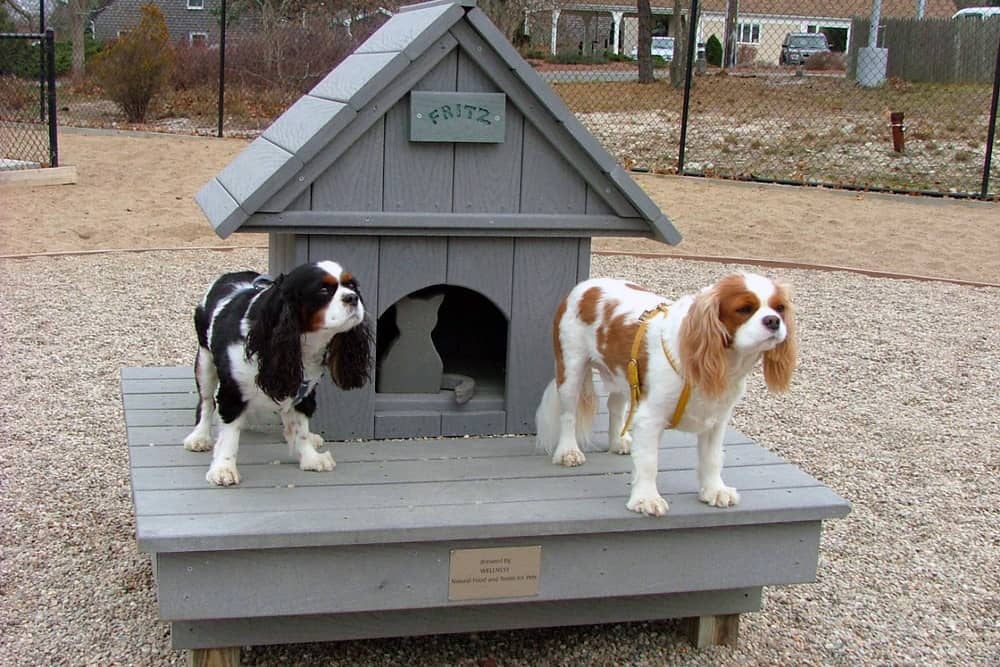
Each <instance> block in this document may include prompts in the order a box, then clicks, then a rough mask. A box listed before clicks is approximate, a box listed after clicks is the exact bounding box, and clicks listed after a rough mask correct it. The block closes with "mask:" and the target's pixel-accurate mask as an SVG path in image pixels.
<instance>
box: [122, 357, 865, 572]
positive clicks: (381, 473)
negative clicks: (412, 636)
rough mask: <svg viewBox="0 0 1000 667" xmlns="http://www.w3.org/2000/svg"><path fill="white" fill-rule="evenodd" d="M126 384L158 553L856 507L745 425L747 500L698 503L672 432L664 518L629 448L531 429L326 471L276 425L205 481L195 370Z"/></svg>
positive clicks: (756, 520)
mask: <svg viewBox="0 0 1000 667" xmlns="http://www.w3.org/2000/svg"><path fill="white" fill-rule="evenodd" d="M122 390H123V403H124V405H125V414H126V423H127V424H128V428H127V434H128V443H129V454H130V457H129V458H130V462H131V472H132V484H133V494H134V499H135V508H136V521H137V538H138V542H139V546H140V548H141V549H143V550H145V551H150V552H156V553H164V552H185V551H197V550H203V549H218V550H228V549H248V548H271V547H306V546H321V545H322V546H329V545H338V544H340V545H346V544H364V543H399V542H408V541H411V542H412V541H417V542H419V541H426V540H440V539H446V540H473V539H484V538H487V539H488V538H499V537H514V536H524V537H531V536H533V535H558V534H594V533H600V532H606V531H649V530H677V529H684V528H693V527H713V526H741V525H751V524H760V523H779V522H795V521H816V520H821V519H827V518H834V517H839V516H843V515H845V514H846V513H847V511H848V506H847V503H846V502H845V501H844V500H843V499H842V498H840V497H839V496H838V495H837V494H835V493H834V492H833V491H831V490H830V489H828V488H826V487H825V486H823V485H822V484H821V483H820V482H818V481H817V480H815V479H813V478H812V477H810V476H809V475H808V474H806V473H805V472H803V471H801V470H799V469H798V468H796V467H795V466H792V465H791V464H789V463H787V462H786V461H784V460H782V459H781V458H780V457H778V456H777V455H775V454H774V453H773V452H770V451H768V450H766V449H764V448H763V447H760V446H759V445H756V444H754V443H752V442H750V441H749V440H748V439H747V438H746V437H745V436H743V435H741V434H739V433H737V432H735V431H730V432H729V433H728V434H727V437H726V442H727V445H726V447H727V457H726V470H725V475H726V477H727V480H728V481H729V482H730V483H732V484H733V485H734V486H736V487H737V488H739V489H740V493H741V497H742V500H741V503H740V505H739V506H738V507H736V508H730V509H717V508H711V507H708V506H706V505H704V504H703V503H701V502H699V501H698V500H697V496H696V488H695V475H694V465H695V461H696V449H695V446H694V438H693V437H692V436H690V435H688V434H681V433H674V432H665V434H664V437H663V440H662V441H661V449H662V451H661V453H660V470H661V472H660V476H659V484H660V490H661V492H662V493H663V494H664V497H665V498H666V499H667V500H668V502H669V503H670V505H671V510H670V513H669V514H668V516H666V517H663V518H660V519H651V518H647V517H642V516H639V515H636V514H634V513H632V512H628V511H627V510H626V509H625V506H624V505H625V501H626V499H627V497H628V480H629V471H630V470H631V462H630V460H629V458H628V457H623V456H617V455H614V454H609V453H606V452H595V453H591V454H588V461H587V463H586V464H585V465H583V466H581V467H578V468H563V467H561V466H555V465H552V463H551V462H550V461H549V460H548V457H547V456H545V455H540V454H537V453H536V452H535V450H534V445H533V442H532V439H531V438H529V437H498V438H441V439H428V440H416V441H403V442H400V441H395V442H393V441H363V442H347V443H327V446H328V447H329V448H330V449H331V451H332V452H333V454H334V458H335V459H336V460H337V462H338V465H337V468H336V469H335V470H334V471H332V472H329V473H314V472H303V471H300V470H299V469H298V467H297V465H296V464H295V462H294V459H293V458H292V457H291V456H290V455H289V452H288V449H287V446H286V445H285V444H284V442H283V441H282V440H281V437H280V435H279V434H277V433H276V432H267V431H266V430H265V432H254V431H246V432H244V434H243V437H242V440H241V448H240V457H239V467H240V472H241V475H242V477H243V482H242V484H241V485H240V486H238V487H234V488H226V489H220V488H214V487H211V486H209V485H208V483H207V482H205V479H204V475H205V471H206V470H207V467H208V464H209V462H210V460H211V458H210V457H211V455H210V454H209V453H196V452H188V451H186V450H184V449H183V447H182V446H181V444H180V443H181V440H182V439H183V438H184V436H185V435H186V434H187V433H188V431H189V430H190V428H191V426H192V425H193V420H194V411H193V407H194V403H195V400H196V395H195V393H194V392H195V388H194V382H193V379H192V377H191V371H190V369H189V368H163V369H150V368H146V369H125V370H123V372H122ZM603 423H605V424H606V418H605V420H604V422H603ZM605 429H606V426H605ZM597 437H598V438H599V439H600V438H601V436H600V435H598V436H597Z"/></svg>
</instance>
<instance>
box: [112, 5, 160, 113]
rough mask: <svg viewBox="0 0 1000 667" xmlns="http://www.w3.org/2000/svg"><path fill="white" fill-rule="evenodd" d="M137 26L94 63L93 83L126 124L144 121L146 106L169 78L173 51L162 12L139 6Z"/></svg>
mask: <svg viewBox="0 0 1000 667" xmlns="http://www.w3.org/2000/svg"><path fill="white" fill-rule="evenodd" d="M141 12H142V13H141V18H140V19H139V25H138V26H136V27H135V28H134V29H132V30H130V31H129V32H127V33H125V34H124V35H122V37H121V38H120V39H118V40H117V41H115V42H113V43H112V44H111V45H110V46H109V47H108V48H107V49H105V50H104V51H103V52H102V53H101V54H100V55H99V56H98V57H97V59H96V61H95V63H94V74H95V76H96V78H97V82H98V83H99V84H100V86H101V87H102V88H103V89H104V92H105V93H107V95H108V97H110V98H111V99H112V100H114V102H115V104H117V105H118V107H119V108H120V109H121V110H122V113H124V114H125V118H126V119H127V120H128V121H129V122H130V123H142V122H143V121H145V120H146V113H147V112H148V111H149V106H150V103H151V102H152V101H153V98H154V97H155V96H156V94H157V93H159V92H160V89H161V88H162V87H163V85H164V84H165V83H166V82H167V81H168V79H169V78H170V72H171V70H172V68H173V60H174V54H173V48H172V47H171V45H170V32H169V31H168V30H167V22H166V20H165V19H164V18H163V12H161V11H160V9H159V8H158V7H157V6H156V5H152V4H149V5H143V6H142V9H141Z"/></svg>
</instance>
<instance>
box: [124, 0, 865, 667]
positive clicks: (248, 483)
mask: <svg viewBox="0 0 1000 667" xmlns="http://www.w3.org/2000/svg"><path fill="white" fill-rule="evenodd" d="M438 125H443V126H444V127H439V126H438ZM198 202H199V203H200V204H201V206H202V208H203V209H204V210H205V212H206V213H207V215H208V217H209V219H210V220H211V222H212V224H213V225H214V226H215V228H216V230H217V231H218V232H219V234H220V235H222V236H226V235H228V234H230V233H232V232H234V231H236V230H242V231H261V232H267V233H268V234H269V240H270V244H269V247H270V270H271V271H272V272H278V271H282V270H284V269H287V268H290V267H292V266H294V265H296V264H298V263H300V262H303V261H307V260H317V259H335V260H337V261H340V262H342V263H343V264H344V265H345V267H347V269H348V270H349V271H351V272H353V273H354V274H356V275H357V276H358V278H359V280H360V282H361V284H362V289H363V293H364V295H365V299H366V302H367V304H368V306H369V309H370V310H371V312H372V313H374V314H375V318H374V319H375V320H376V321H377V323H378V336H379V339H380V340H379V343H378V353H379V354H378V355H377V357H378V358H379V361H378V363H379V365H380V368H379V373H378V376H379V381H378V382H377V383H376V385H375V386H373V387H369V388H367V389H366V390H363V391H355V392H345V393H336V392H335V391H334V390H333V388H332V386H331V385H327V386H324V387H322V388H321V389H320V393H319V396H320V399H321V401H322V408H321V413H320V414H319V415H318V417H317V418H316V419H315V420H314V425H317V426H319V427H320V428H321V429H322V430H323V432H324V434H325V435H326V437H327V439H328V440H340V439H361V441H360V442H336V443H328V445H327V446H329V447H330V448H331V449H332V451H333V454H334V457H335V458H336V460H337V462H338V466H337V468H336V469H335V470H334V471H332V472H330V473H307V472H303V471H300V470H299V469H298V467H297V466H296V465H295V464H294V461H293V460H292V459H291V458H290V456H289V453H288V450H287V447H286V446H285V445H284V443H283V440H282V437H281V434H280V433H278V432H269V431H266V430H265V431H264V432H245V433H244V435H243V437H242V443H241V448H240V455H239V460H240V471H241V474H242V482H241V484H240V485H239V486H238V487H232V488H225V489H221V488H213V487H209V486H208V485H207V484H206V483H205V481H204V474H205V469H206V466H207V465H208V462H209V461H208V456H207V455H206V454H203V453H195V452H189V451H186V450H185V449H184V448H183V447H182V445H181V442H182V440H183V438H184V436H185V435H186V434H187V433H188V431H189V430H190V429H191V427H192V425H193V419H194V408H195V404H196V402H197V394H196V391H195V386H194V380H193V377H192V370H191V369H190V368H130V369H124V370H123V372H122V395H123V405H124V408H125V422H126V427H127V434H128V445H129V461H130V467H131V478H132V489H133V496H134V503H135V511H136V532H137V541H138V545H139V548H140V549H142V550H143V551H145V552H148V553H150V554H151V556H152V558H153V563H154V573H155V578H156V586H157V599H158V606H159V613H160V617H161V618H163V619H164V620H166V621H168V622H170V624H171V641H172V644H173V646H174V647H175V648H178V649H191V650H192V653H191V656H192V658H193V660H194V662H195V663H200V662H201V661H207V660H209V659H215V658H222V659H223V660H227V661H229V662H231V663H232V662H238V660H239V649H238V648H226V647H238V646H241V645H247V644H269V643H289V642H306V641H324V640H337V639H352V638H363V637H379V636H398V635H417V634H430V633H444V632H464V631H474V630H489V629H507V628H525V627H538V626H549V625H564V624H581V623H599V622H613V621H628V620H641V619H663V618H677V617H680V618H688V619H691V621H690V627H691V629H692V632H693V638H694V639H695V641H696V643H698V645H704V644H707V643H719V642H733V641H735V636H736V625H737V623H736V620H737V619H738V617H739V614H741V613H743V612H747V611H753V610H756V609H759V608H760V605H761V591H762V587H763V586H768V585H774V584H792V583H802V582H808V581H813V580H814V579H815V577H816V566H817V560H818V552H819V537H820V530H821V522H822V521H823V520H824V519H828V518H833V517H839V516H843V515H844V514H846V513H847V511H848V506H847V504H846V502H844V500H843V499H842V498H840V497H839V496H838V495H837V494H836V493H834V492H833V491H831V490H830V489H828V488H827V487H825V486H824V485H822V484H821V483H819V482H817V481H816V480H815V479H813V478H812V477H810V476H809V475H807V474H806V473H804V472H802V471H801V470H799V469H798V468H796V467H795V466H793V465H791V464H789V463H787V462H786V461H783V460H782V459H780V458H779V457H777V456H775V455H774V454H773V453H771V452H769V451H767V450H766V449H764V448H762V447H760V446H758V445H756V444H754V443H752V442H750V441H749V440H747V439H746V438H745V437H744V436H742V435H740V434H738V433H735V432H731V433H729V434H728V435H727V439H726V443H727V449H728V453H727V459H726V474H727V480H728V481H729V482H730V483H732V484H734V485H735V486H736V487H737V488H739V489H740V493H741V498H742V500H741V504H740V505H739V506H738V507H737V508H733V509H728V510H720V509H716V508H711V507H707V506H706V505H704V504H703V503H701V502H699V501H698V500H697V488H696V487H695V474H694V471H693V467H694V463H695V460H696V456H697V453H696V446H695V442H694V438H693V437H690V436H687V435H684V434H678V433H673V432H667V433H666V434H665V435H664V437H663V440H662V442H661V452H660V464H661V471H660V480H659V481H660V488H661V491H662V492H663V493H664V495H665V496H666V498H667V499H668V501H669V502H670V506H671V510H670V514H669V515H668V516H666V517H663V518H661V519H650V518H646V517H641V516H638V515H636V514H634V513H631V512H629V511H627V510H626V509H625V501H626V499H627V497H628V480H629V470H630V467H631V465H630V462H629V460H628V458H627V457H620V456H615V455H612V454H604V455H593V456H591V457H590V459H589V460H588V462H587V464H586V465H584V466H581V467H577V468H563V467H561V466H554V465H552V464H551V462H550V461H549V460H548V457H546V456H540V455H537V454H535V452H534V445H533V442H532V439H531V437H530V435H521V436H513V435H509V434H519V433H520V434H525V433H529V434H530V433H531V432H532V431H533V430H534V424H533V411H534V408H535V405H536V404H537V401H538V398H539V396H540V394H541V392H542V390H543V388H544V386H545V384H546V383H547V382H548V381H549V379H550V378H551V375H552V372H553V371H552V357H551V354H552V353H551V350H550V346H551V343H550V332H551V321H552V317H553V313H554V311H555V308H556V305H557V303H558V300H559V299H560V298H561V297H562V296H563V294H564V293H565V292H566V291H567V290H568V289H569V288H570V286H572V285H573V284H574V283H576V282H577V281H578V280H580V279H582V278H584V277H586V276H587V275H588V273H589V259H588V258H589V248H590V238H591V237H592V236H594V235H598V234H613V235H618V236H621V235H626V234H639V235H646V236H652V237H654V238H658V239H661V240H665V241H668V242H676V241H677V240H679V236H678V235H677V233H676V231H675V230H674V229H673V227H672V226H671V225H670V223H669V222H668V221H667V219H666V218H665V217H664V216H663V214H662V213H661V212H660V211H659V210H658V209H657V208H656V206H654V205H653V204H652V203H651V202H650V200H649V199H648V198H647V197H646V196H645V195H644V194H643V193H642V191H641V190H640V189H639V188H638V187H637V186H636V185H635V184H634V183H633V182H632V181H631V180H630V179H629V178H628V176H627V175H626V174H625V173H624V172H622V170H621V169H620V168H619V167H618V166H617V165H616V164H615V162H614V160H612V159H611V158H610V156H609V155H608V154H607V153H606V152H605V151H604V150H603V149H602V148H601V147H600V146H599V145H598V144H597V143H596V141H595V140H594V139H593V138H592V137H591V136H590V135H589V134H588V133H587V132H586V131H585V130H584V129H583V127H582V126H581V125H580V123H579V122H578V121H577V120H576V119H575V118H574V117H573V116H572V114H571V113H570V112H569V111H568V110H567V109H566V107H565V105H564V104H563V103H562V102H561V101H560V100H559V98H558V97H556V96H555V95H554V94H553V93H552V91H551V90H549V88H548V87H547V86H546V85H545V84H544V83H543V82H542V81H541V80H540V79H539V77H538V76H537V75H536V74H535V72H534V71H533V70H532V69H531V68H530V67H529V66H528V65H527V63H525V62H524V61H523V60H522V59H521V58H520V57H519V56H518V54H517V53H516V51H514V49H513V48H512V47H511V46H510V45H509V44H508V43H507V42H506V41H505V40H504V38H503V36H502V35H501V34H500V33H499V32H498V31H497V29H496V28H495V27H494V26H493V25H492V24H491V23H490V21H489V20H488V19H487V18H486V16H485V15H484V14H483V13H482V12H481V11H480V10H479V9H478V8H476V7H475V6H474V5H473V3H472V2H469V1H467V0H466V1H460V2H448V3H427V4H423V5H416V6H412V7H407V8H404V9H403V10H401V11H400V13H398V14H397V15H396V16H394V17H393V18H392V19H390V20H389V21H388V22H387V23H386V24H385V25H384V26H383V27H382V28H381V29H380V30H379V31H378V32H376V33H375V34H374V35H373V36H372V37H371V38H370V39H369V40H368V41H366V42H365V43H364V44H363V45H362V46H361V47H360V48H359V49H358V51H357V52H356V53H355V54H353V55H351V56H350V57H348V58H347V59H346V60H345V61H344V62H343V64H341V65H340V66H338V67H337V69H336V70H334V71H333V72H332V73H331V74H330V75H329V76H328V77H327V78H326V79H324V80H323V81H322V82H321V83H320V84H319V85H317V86H316V88H315V89H314V90H313V91H312V92H311V93H310V94H308V95H306V96H305V97H303V98H302V99H301V100H299V101H298V102H296V103H295V104H294V105H293V106H292V107H291V108H290V109H289V111H288V112H287V113H286V114H285V115H283V116H282V117H281V118H280V119H278V120H277V121H276V122H275V124H274V125H272V126H271V127H270V128H269V129H268V130H267V131H266V132H265V133H264V134H263V136H262V137H261V138H259V139H258V140H256V141H255V142H253V143H252V144H251V145H250V146H249V147H248V148H247V149H246V151H245V152H244V153H242V154H241V155H240V156H239V157H237V158H236V159H235V160H234V162H233V163H232V164H231V165H229V166H228V167H227V168H226V169H225V170H223V171H222V172H221V173H220V174H219V176H218V178H216V179H215V180H213V181H212V182H211V183H209V184H208V185H207V186H206V187H205V188H204V189H203V190H202V191H201V192H200V193H199V194H198ZM235 268H241V267H234V269H235ZM430 330H433V334H431V333H428V332H429V331H430ZM408 337H409V338H410V339H409V340H408ZM400 355H401V356H402V357H403V359H404V361H403V362H402V363H404V364H406V363H407V361H406V359H407V358H409V366H407V367H404V368H402V369H400V368H399V367H394V366H393V364H395V363H397V362H395V361H393V359H394V357H398V356H400ZM428 359H429V361H428ZM387 364H388V369H387V368H386V366H387ZM411 366H412V367H416V366H420V368H419V369H416V370H414V369H413V368H411ZM453 380H455V381H457V383H453V382H452V381H453ZM470 380H471V382H472V387H471V389H470V387H469V386H463V385H462V383H463V382H466V383H467V382H468V381H470ZM421 383H423V384H421ZM427 383H429V384H427ZM439 385H444V386H445V387H446V388H445V389H441V387H440V386H439ZM380 386H381V389H380ZM452 386H454V389H451V388H450V387H452ZM463 391H464V392H466V393H465V394H463V395H461V396H460V394H461V393H462V392H463ZM470 392H471V396H469V395H468V394H469V393H470ZM600 419H601V420H603V424H604V426H603V428H604V429H606V428H607V417H606V415H603V416H602V417H601V418H600ZM496 433H503V434H508V436H509V437H502V438H488V437H475V434H496ZM424 435H433V436H438V435H444V436H463V437H439V438H430V439H414V440H404V441H393V440H388V441H387V440H383V439H382V438H386V437H396V436H424ZM597 437H598V438H601V437H605V438H606V436H601V435H600V434H598V436H597ZM216 653H218V654H219V655H215V654H216Z"/></svg>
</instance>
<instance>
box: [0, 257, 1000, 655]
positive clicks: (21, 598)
mask: <svg viewBox="0 0 1000 667" xmlns="http://www.w3.org/2000/svg"><path fill="white" fill-rule="evenodd" d="M264 264H265V255H264V253H263V252H262V251H259V250H234V251H229V252H206V251H197V252H154V253H141V254H116V255H97V256H83V257H64V258H38V259H30V260H5V261H2V262H0V355H2V357H3V358H4V359H6V360H7V363H5V364H3V365H2V370H0V425H2V426H0V428H2V431H0V434H2V435H0V451H2V455H0V487H2V496H0V529H2V537H0V544H2V560H0V623H2V625H0V664H3V665H41V664H46V665H47V664H72V665H78V664H100V665H108V664H126V665H135V664H156V665H167V664H182V662H183V659H184V656H183V654H182V653H180V652H173V651H171V650H170V648H169V632H168V628H167V626H166V625H165V624H163V623H160V622H159V621H158V620H157V618H156V607H155V591H154V589H153V582H152V573H151V568H150V561H149V558H148V557H147V556H146V555H144V554H140V553H138V552H137V550H136V547H135V542H134V537H133V530H134V526H133V522H132V503H131V495H130V489H129V481H128V463H127V452H126V445H125V436H124V429H123V424H122V411H121V404H120V399H119V388H118V372H119V368H121V367H122V366H134V365H175V364H187V363H190V361H191V358H192V356H193V353H194V345H195V343H194V337H193V333H192V331H191V326H190V324H189V319H190V311H191V308H192V306H193V304H194V303H195V302H196V301H197V299H198V298H199V297H200V295H201V292H202V290H203V288H204V286H205V284H207V282H208V281H209V280H211V278H212V277H214V276H215V275H216V274H217V273H219V272H221V271H225V270H232V269H236V268H243V267H258V268H260V267H263V265H264ZM729 268H732V267H722V266H719V265H717V264H705V263H698V262H690V261H683V260H639V259H634V258H621V257H616V258H608V257H596V258H595V259H594V266H593V271H592V273H593V274H594V275H617V276H623V277H630V278H632V279H636V280H639V281H641V282H643V283H645V284H647V285H648V286H650V287H654V288H656V289H658V290H660V291H662V292H664V293H675V294H676V293H679V292H685V291H689V290H692V289H695V288H697V287H700V286H702V285H703V284H706V283H708V282H710V281H712V280H713V279H714V278H715V277H716V276H718V275H719V274H720V273H722V272H724V271H726V270H728V269H729ZM769 273H771V274H772V275H776V276H778V277H781V278H783V279H785V280H787V281H789V282H791V283H792V285H793V286H794V289H795V294H796V302H797V305H798V309H799V311H798V312H799V320H798V321H799V328H800V332H801V333H800V345H801V369H800V373H799V375H798V377H797V380H796V382H795V384H794V387H793V390H792V391H791V393H790V394H788V395H786V396H783V397H772V396H770V395H768V394H766V393H765V391H764V389H763V383H762V382H760V381H755V382H754V383H753V384H752V386H751V389H750V392H749V396H748V397H747V398H746V399H745V401H744V402H743V404H742V405H741V407H740V408H739V409H738V411H737V415H736V417H735V426H736V427H737V428H738V429H740V430H742V431H743V432H745V433H746V434H748V435H750V436H751V437H753V438H755V439H757V440H758V441H760V442H761V443H762V444H764V445H765V446H767V447H770V448H772V449H774V450H775V451H776V452H778V453H779V454H780V455H782V456H784V457H785V458H787V459H789V460H791V461H793V462H795V463H797V464H799V465H800V466H801V467H803V468H804V469H805V470H806V471H808V472H809V473H811V474H812V475H814V476H815V477H817V478H819V479H820V480H822V481H823V482H825V483H826V484H828V485H830V486H831V487H832V488H833V489H835V490H836V491H837V492H838V493H840V494H841V495H843V496H844V497H846V498H847V499H848V500H849V501H850V502H851V503H852V505H853V511H852V513H851V514H850V515H849V516H848V517H847V518H846V519H842V520H838V521H831V522H828V523H827V524H826V526H825V527H824V531H823V540H822V546H821V554H820V563H819V580H818V582H817V583H815V584H809V585H800V586H794V587H788V588H772V589H766V592H765V607H764V610H763V611H761V612H759V613H754V614H748V615H746V616H745V617H744V619H743V623H742V627H741V635H740V645H739V647H738V648H736V649H729V648H712V649H707V650H704V651H701V652H699V651H695V650H694V649H692V648H690V647H689V646H688V645H687V644H686V643H685V642H684V640H683V639H682V638H681V635H680V634H679V632H678V626H677V624H676V623H674V622H656V623H632V624H620V625H605V626H594V627H576V628H565V629H554V630H532V631H519V632H497V633H479V634H475V635H455V636H435V637H426V638H403V639H388V640H379V641H357V642H341V643H331V644H313V645H301V646H288V647H258V648H252V649H244V651H243V660H244V661H245V662H246V663H248V664H279V663H280V664H285V663H294V664H315V665H320V664H322V665H396V664H417V665H439V664H448V665H494V664H496V665H580V664H616V665H617V664H632V665H660V664H683V665H747V664H761V665H763V664H768V665H770V664H778V663H783V664H851V665H855V664H861V663H866V664H949V665H970V664H981V665H986V664H994V665H995V664H998V663H1000V611H998V610H1000V593H998V591H1000V540H998V521H997V519H998V511H997V509H996V508H997V505H998V502H1000V487H998V485H997V482H996V479H997V477H996V475H997V470H998V467H1000V453H998V450H1000V447H998V442H1000V438H998V435H1000V410H998V407H1000V406H998V399H997V387H998V386H1000V352H998V351H1000V326H998V325H1000V317H998V315H997V312H998V309H997V306H998V304H1000V290H997V289H985V288H971V287H959V286H955V285H947V284H941V283H927V282H908V281H890V280H878V279H871V278H866V277H863V276H858V275H854V274H848V273H822V272H811V271H797V270H776V271H772V272H769ZM734 557H736V556H735V555H734ZM665 567H667V565H665Z"/></svg>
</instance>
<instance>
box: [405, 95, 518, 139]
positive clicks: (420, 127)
mask: <svg viewBox="0 0 1000 667" xmlns="http://www.w3.org/2000/svg"><path fill="white" fill-rule="evenodd" d="M506 121H507V96H506V95H504V94H503V93H439V92H433V91H427V90H414V91H412V92H411V93H410V141H438V142H448V141H463V142H472V143H477V142H478V143H492V144H502V143H503V140H504V134H505V132H506V126H507V122H506Z"/></svg>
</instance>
